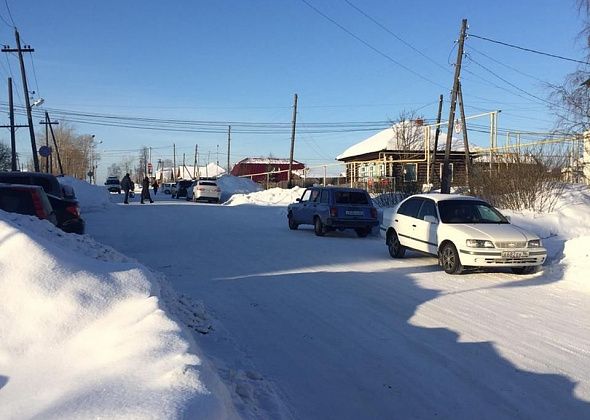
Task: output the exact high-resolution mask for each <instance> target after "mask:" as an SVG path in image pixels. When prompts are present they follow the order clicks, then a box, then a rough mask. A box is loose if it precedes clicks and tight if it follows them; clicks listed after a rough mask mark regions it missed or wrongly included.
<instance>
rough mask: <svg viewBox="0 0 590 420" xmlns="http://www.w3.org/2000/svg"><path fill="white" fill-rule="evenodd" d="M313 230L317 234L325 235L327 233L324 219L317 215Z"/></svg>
mask: <svg viewBox="0 0 590 420" xmlns="http://www.w3.org/2000/svg"><path fill="white" fill-rule="evenodd" d="M313 231H314V233H315V234H316V235H317V236H324V235H325V234H326V228H325V227H324V224H323V223H322V219H320V218H319V217H316V218H315V219H314V221H313Z"/></svg>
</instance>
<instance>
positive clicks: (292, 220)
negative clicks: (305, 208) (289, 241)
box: [287, 213, 299, 230]
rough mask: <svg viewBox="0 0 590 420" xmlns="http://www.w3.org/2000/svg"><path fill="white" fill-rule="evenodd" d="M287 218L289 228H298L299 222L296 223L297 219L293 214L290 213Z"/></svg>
mask: <svg viewBox="0 0 590 420" xmlns="http://www.w3.org/2000/svg"><path fill="white" fill-rule="evenodd" d="M287 220H288V221H289V229H291V230H297V228H298V227H299V225H298V224H297V223H295V220H294V219H293V214H292V213H289V215H288V216H287Z"/></svg>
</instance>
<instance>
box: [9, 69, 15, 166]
mask: <svg viewBox="0 0 590 420" xmlns="http://www.w3.org/2000/svg"><path fill="white" fill-rule="evenodd" d="M8 108H9V109H10V111H9V112H10V147H11V150H12V160H11V162H12V163H11V165H12V166H11V169H12V170H13V171H16V129H15V128H14V101H13V98H12V77H9V78H8Z"/></svg>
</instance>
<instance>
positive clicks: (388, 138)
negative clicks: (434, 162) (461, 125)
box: [336, 121, 465, 160]
mask: <svg viewBox="0 0 590 420" xmlns="http://www.w3.org/2000/svg"><path fill="white" fill-rule="evenodd" d="M404 130H405V133H404ZM424 130H425V127H424V126H416V125H415V124H414V123H413V122H410V121H404V122H400V123H397V124H394V125H392V126H391V127H389V128H386V129H385V130H383V131H380V132H378V133H377V134H374V135H372V136H371V137H369V138H367V139H365V140H363V141H361V142H360V143H357V144H355V145H353V146H350V147H349V148H348V149H346V150H345V151H344V152H342V153H341V154H340V155H338V156H336V159H337V160H344V159H347V158H351V157H354V156H362V155H365V154H368V153H375V152H383V151H397V150H416V151H418V150H420V151H421V150H424V140H423V139H424ZM404 134H405V135H404ZM408 138H410V139H414V140H415V141H408ZM430 141H431V144H434V130H432V131H431V139H430ZM405 143H406V144H405ZM407 143H410V144H407ZM445 144H446V134H444V133H442V132H441V134H440V135H439V139H438V147H437V150H444V149H445ZM451 150H453V151H464V150H465V148H464V146H463V139H462V138H457V137H454V136H453V139H452V144H451Z"/></svg>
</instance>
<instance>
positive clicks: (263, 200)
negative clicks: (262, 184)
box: [225, 187, 303, 206]
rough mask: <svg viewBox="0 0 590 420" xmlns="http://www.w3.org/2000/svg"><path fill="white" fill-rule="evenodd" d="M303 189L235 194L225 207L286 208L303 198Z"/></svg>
mask: <svg viewBox="0 0 590 420" xmlns="http://www.w3.org/2000/svg"><path fill="white" fill-rule="evenodd" d="M302 193H303V189H302V188H300V187H293V188H291V189H290V190H285V189H282V188H271V189H269V190H265V191H259V192H253V193H250V194H234V195H233V196H232V197H231V198H230V199H229V200H228V201H227V202H226V203H225V205H228V206H238V205H241V204H256V205H259V206H286V205H288V204H290V203H293V202H295V200H296V199H297V198H299V197H301V194H302Z"/></svg>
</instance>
